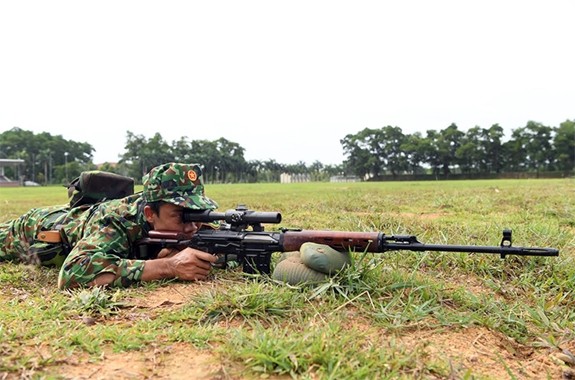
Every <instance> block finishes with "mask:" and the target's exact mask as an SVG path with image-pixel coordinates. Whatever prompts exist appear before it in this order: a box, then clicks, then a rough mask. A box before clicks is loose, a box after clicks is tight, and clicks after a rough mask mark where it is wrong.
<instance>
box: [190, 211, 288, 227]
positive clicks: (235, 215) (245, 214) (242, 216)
mask: <svg viewBox="0 0 575 380" xmlns="http://www.w3.org/2000/svg"><path fill="white" fill-rule="evenodd" d="M182 220H183V222H184V223H190V222H202V223H209V222H215V221H225V222H226V223H229V224H233V225H238V224H259V223H274V224H277V223H280V222H281V221H282V214H281V213H279V212H269V211H251V210H244V209H241V208H238V209H235V210H228V211H226V212H215V211H212V210H190V209H185V210H184V211H183V216H182Z"/></svg>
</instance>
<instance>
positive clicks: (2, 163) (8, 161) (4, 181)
mask: <svg viewBox="0 0 575 380" xmlns="http://www.w3.org/2000/svg"><path fill="white" fill-rule="evenodd" d="M22 165H24V160H20V159H12V158H0V187H10V186H21V185H22V180H23V176H22V175H21V174H20V169H21V167H22ZM5 168H14V173H15V179H12V178H8V177H7V176H6V174H5V171H4V169H5Z"/></svg>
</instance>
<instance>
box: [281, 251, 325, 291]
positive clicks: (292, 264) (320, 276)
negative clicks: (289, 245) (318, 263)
mask: <svg viewBox="0 0 575 380" xmlns="http://www.w3.org/2000/svg"><path fill="white" fill-rule="evenodd" d="M297 253H299V252H297ZM272 278H273V279H274V280H277V281H282V282H286V283H288V284H290V285H298V284H303V283H308V284H309V283H318V282H323V281H325V279H326V278H327V275H326V274H324V273H321V272H317V271H315V270H313V269H311V268H309V267H307V266H306V265H304V263H302V261H301V258H300V256H299V255H297V254H295V253H291V254H290V255H287V257H285V258H284V259H283V260H281V261H280V262H278V263H277V265H276V267H275V269H274V272H273V273H272Z"/></svg>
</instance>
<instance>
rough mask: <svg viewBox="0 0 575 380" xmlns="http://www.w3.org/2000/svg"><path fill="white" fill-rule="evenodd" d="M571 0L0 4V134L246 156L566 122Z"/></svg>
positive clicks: (573, 109) (320, 156) (320, 151)
mask: <svg viewBox="0 0 575 380" xmlns="http://www.w3.org/2000/svg"><path fill="white" fill-rule="evenodd" d="M574 15H575V1H572V0H565V1H554V0H547V1H529V0H523V1H515V0H513V1H512V0H497V1H492V0H483V1H461V0H458V1H443V0H435V1H426V0H421V1H419V0H415V1H333V0H332V1H313V0H306V1H297V0H296V1H294V0H291V1H282V2H280V1H272V0H265V1H239V0H236V1H142V0H138V1H122V0H114V1H102V0H100V1H91V2H88V1H80V0H73V1H58V0H50V1H45V0H42V1H26V0H20V1H16V0H13V1H10V0H5V1H1V2H0V132H3V131H6V130H9V129H11V128H13V127H15V126H17V127H20V128H22V129H24V130H31V131H34V132H35V133H40V132H49V133H51V134H52V135H62V136H63V137H64V138H65V139H70V140H75V141H81V142H88V143H90V144H92V146H94V148H95V149H96V151H95V153H94V162H96V163H100V162H104V161H114V162H115V161H117V160H118V154H120V153H121V152H122V151H123V148H124V145H125V143H126V132H127V131H131V132H133V133H135V134H138V135H143V136H145V137H147V138H150V137H152V136H153V135H154V134H155V133H156V132H159V133H160V134H161V135H162V136H163V138H164V139H165V140H166V141H168V142H169V143H170V142H172V141H173V140H178V139H179V138H180V137H182V136H186V137H187V138H188V139H190V140H198V139H207V140H215V139H218V138H220V137H225V138H226V139H228V140H230V141H233V142H237V143H239V144H240V145H241V146H242V147H244V148H245V158H246V159H248V160H254V159H259V160H267V159H275V160H276V161H278V162H280V163H296V162H298V161H305V162H306V163H308V164H311V163H312V162H313V161H316V160H319V161H321V162H322V163H324V164H339V163H341V162H342V161H343V160H344V155H343V150H342V146H341V143H340V140H341V139H342V138H344V137H345V136H346V135H347V134H354V133H357V132H359V131H360V130H362V129H364V128H380V127H383V126H386V125H392V126H397V127H400V128H401V129H402V130H403V132H404V133H406V134H407V133H414V132H416V131H421V132H423V133H424V132H425V131H426V130H428V129H435V130H440V129H443V128H445V127H447V126H448V125H449V124H451V123H456V124H457V125H458V126H459V128H460V129H461V130H463V131H466V130H467V129H469V128H471V127H474V126H476V125H478V126H481V127H485V128H488V127H490V126H491V125H492V124H494V123H499V124H500V125H501V126H502V127H504V128H505V130H506V135H507V137H509V136H510V134H511V130H512V129H516V128H519V127H523V126H525V125H526V124H527V122H528V121H529V120H534V121H537V122H541V123H543V124H546V125H550V126H558V125H559V124H560V123H561V122H563V121H565V120H566V119H570V120H572V119H575V29H574V28H573V25H574V23H573V17H574Z"/></svg>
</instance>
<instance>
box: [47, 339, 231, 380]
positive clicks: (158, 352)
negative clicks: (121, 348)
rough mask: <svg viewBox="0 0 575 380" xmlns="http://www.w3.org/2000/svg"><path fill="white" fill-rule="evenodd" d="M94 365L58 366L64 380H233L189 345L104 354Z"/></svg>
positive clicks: (83, 362)
mask: <svg viewBox="0 0 575 380" xmlns="http://www.w3.org/2000/svg"><path fill="white" fill-rule="evenodd" d="M100 359H101V360H99V361H98V362H97V363H93V362H90V361H89V360H88V359H85V358H79V359H78V360H77V362H75V363H65V364H61V365H60V366H59V367H58V370H57V374H58V375H60V376H63V377H64V378H66V379H75V380H76V379H77V380H84V379H91V380H100V379H101V380H104V379H120V380H123V379H126V380H128V379H198V380H208V379H209V380H217V379H233V378H234V377H232V376H230V375H228V374H227V373H226V372H225V369H224V367H223V365H222V364H221V363H218V361H217V358H216V356H214V355H211V354H209V353H206V352H205V351H198V350H196V349H194V348H193V347H191V346H190V345H189V344H184V343H177V344H173V345H170V346H167V347H163V348H161V349H159V348H156V349H154V350H151V351H137V352H124V353H111V352H107V353H104V354H103V355H102V357H101V358H100Z"/></svg>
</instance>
